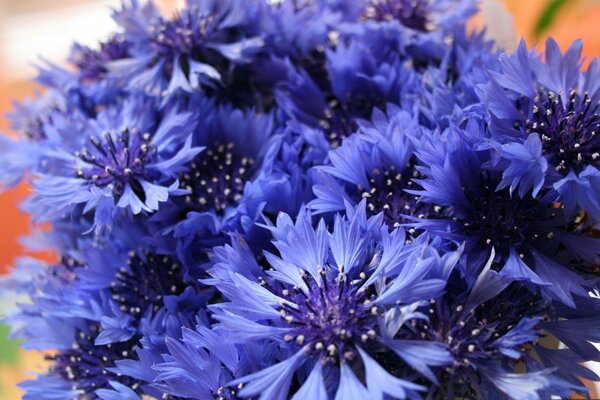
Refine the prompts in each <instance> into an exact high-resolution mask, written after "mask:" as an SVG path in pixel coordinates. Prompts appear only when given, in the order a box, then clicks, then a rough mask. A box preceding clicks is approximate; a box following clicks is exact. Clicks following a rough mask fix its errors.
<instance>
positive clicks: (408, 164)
mask: <svg viewBox="0 0 600 400" xmlns="http://www.w3.org/2000/svg"><path fill="white" fill-rule="evenodd" d="M360 125H361V127H360V129H359V131H358V132H357V133H355V134H354V135H352V136H351V137H349V138H348V139H346V140H345V141H344V143H343V144H342V146H340V147H339V148H337V149H335V150H332V151H331V152H330V154H329V161H330V163H331V165H325V166H320V167H318V168H319V170H320V171H323V173H325V174H327V175H326V176H322V177H321V182H318V183H317V184H316V185H315V186H314V192H315V195H316V197H317V198H316V199H315V200H313V201H312V202H311V203H310V205H311V208H312V209H314V210H315V212H317V213H324V212H337V211H342V210H344V209H345V208H346V204H347V203H350V204H352V205H356V204H358V202H359V201H361V200H362V199H365V200H366V203H367V210H368V211H369V213H371V214H377V213H380V212H383V215H384V220H385V222H386V223H387V224H388V225H389V226H391V227H394V226H399V225H400V224H401V223H402V222H406V221H405V216H407V215H420V216H421V217H426V216H433V215H435V212H436V211H435V209H434V208H432V207H428V206H427V205H426V204H423V203H417V200H416V197H415V196H414V195H413V194H410V193H408V192H407V191H406V189H410V188H413V179H414V178H417V177H418V176H419V172H418V170H417V168H416V158H415V156H414V148H415V147H418V141H419V139H418V138H419V136H420V132H421V130H422V129H423V128H422V127H421V126H420V125H419V123H418V121H417V120H416V117H415V116H413V115H411V114H410V113H408V112H406V111H403V110H401V109H399V108H398V107H396V106H393V105H389V106H388V108H387V114H384V113H383V112H382V111H380V110H378V109H375V110H374V111H373V117H372V122H366V121H364V122H361V123H360ZM332 177H333V178H335V179H332ZM436 209H437V208H436Z"/></svg>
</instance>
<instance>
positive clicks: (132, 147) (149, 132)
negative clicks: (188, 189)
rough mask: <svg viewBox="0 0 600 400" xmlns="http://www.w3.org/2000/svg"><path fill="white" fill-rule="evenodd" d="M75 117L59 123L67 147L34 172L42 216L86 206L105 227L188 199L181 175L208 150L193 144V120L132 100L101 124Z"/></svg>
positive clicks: (105, 113)
mask: <svg viewBox="0 0 600 400" xmlns="http://www.w3.org/2000/svg"><path fill="white" fill-rule="evenodd" d="M75 116H77V115H76V114H75V115H74V116H73V118H68V117H67V118H65V119H64V120H62V121H60V123H58V122H57V123H56V124H55V127H54V129H53V130H52V133H53V135H55V137H56V138H57V139H58V140H59V143H60V145H61V147H58V146H56V148H51V149H49V151H48V152H47V153H45V154H44V155H45V158H46V160H45V163H44V165H45V166H44V168H43V169H41V171H34V172H35V173H36V179H35V181H34V183H33V185H34V188H35V193H34V195H33V197H32V198H31V199H29V205H30V209H31V210H32V212H33V213H34V214H35V215H38V216H40V218H52V217H53V216H55V215H60V214H61V213H63V212H64V211H67V210H69V209H72V208H73V207H74V206H75V205H77V204H83V205H84V207H83V212H84V213H85V212H88V211H90V210H93V211H94V215H95V223H96V227H97V228H101V227H103V226H109V225H110V224H111V222H112V218H113V217H114V215H115V213H116V212H117V210H118V209H122V210H128V211H129V212H131V213H132V214H139V213H140V212H142V211H144V212H148V213H151V212H153V211H156V210H158V208H159V203H161V202H165V201H167V199H168V198H169V196H170V195H181V194H183V193H185V191H183V190H181V189H180V188H179V183H178V181H177V179H176V178H177V174H178V173H180V172H182V171H183V170H185V165H186V164H187V163H188V162H189V161H190V160H191V159H193V158H194V156H196V155H197V154H198V153H199V152H200V151H201V150H202V148H200V147H192V145H191V133H192V130H193V127H191V126H190V124H193V116H192V115H191V114H189V113H179V112H177V111H175V110H171V111H167V112H166V113H165V114H164V115H163V116H162V118H161V119H159V118H158V115H157V114H156V111H155V110H154V109H153V102H152V100H149V99H146V98H144V97H137V96H133V97H131V98H129V99H127V100H126V101H124V102H123V103H122V104H119V106H118V107H117V106H115V107H109V108H106V109H104V110H102V111H100V112H99V113H98V115H97V117H96V118H94V119H87V118H85V117H79V118H74V117H75ZM81 131H83V132H85V134H84V135H81Z"/></svg>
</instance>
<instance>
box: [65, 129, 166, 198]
mask: <svg viewBox="0 0 600 400" xmlns="http://www.w3.org/2000/svg"><path fill="white" fill-rule="evenodd" d="M151 139H152V137H151V135H150V134H149V133H144V134H142V133H141V132H140V131H139V129H134V130H132V131H131V132H130V131H129V129H128V128H125V129H124V130H123V131H122V132H121V133H120V134H118V135H113V134H111V133H109V132H106V133H105V134H104V135H103V138H102V139H98V138H96V137H92V138H90V143H91V145H92V147H91V148H89V149H88V148H84V149H83V150H82V151H81V152H76V153H75V155H76V156H77V157H79V158H80V159H81V160H82V161H83V162H84V163H85V164H86V165H85V166H82V167H78V168H77V170H76V173H77V176H78V177H79V178H82V179H85V180H88V181H91V182H92V183H94V184H95V185H96V186H99V187H106V186H110V187H111V188H112V189H113V192H114V193H116V194H122V193H123V190H124V188H125V185H126V184H129V185H130V186H131V188H132V190H133V191H134V193H135V194H136V195H137V196H138V197H140V199H142V201H143V200H144V198H145V195H144V190H143V188H142V186H141V184H140V182H139V179H141V178H144V177H145V176H146V165H147V164H148V163H149V162H151V161H152V160H153V159H154V157H155V155H156V151H157V149H156V147H155V146H154V145H153V144H152V143H151Z"/></svg>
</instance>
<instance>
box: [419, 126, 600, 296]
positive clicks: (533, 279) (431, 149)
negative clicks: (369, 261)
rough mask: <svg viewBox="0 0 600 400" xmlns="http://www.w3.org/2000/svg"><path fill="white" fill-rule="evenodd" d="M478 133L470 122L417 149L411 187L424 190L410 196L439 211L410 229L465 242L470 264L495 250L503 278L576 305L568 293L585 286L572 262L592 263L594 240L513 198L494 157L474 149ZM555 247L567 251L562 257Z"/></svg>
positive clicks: (535, 203)
mask: <svg viewBox="0 0 600 400" xmlns="http://www.w3.org/2000/svg"><path fill="white" fill-rule="evenodd" d="M481 129H482V128H481V127H480V125H479V124H478V123H477V122H475V121H471V122H470V123H469V126H468V127H467V128H466V129H465V130H461V129H458V128H456V127H451V128H449V129H448V130H447V131H445V132H444V136H443V137H441V136H440V137H436V135H433V136H432V137H431V139H430V140H429V144H427V141H425V140H424V141H423V142H422V143H423V145H422V146H421V149H419V150H418V151H417V155H418V157H419V159H420V161H421V162H422V166H421V167H419V170H420V172H421V174H422V175H423V178H422V179H417V180H416V182H417V183H418V184H419V185H420V186H421V187H422V189H421V190H411V191H410V192H411V193H413V194H415V195H417V196H419V201H420V202H424V203H427V204H430V205H432V206H438V207H440V208H441V211H440V214H439V216H438V217H437V218H435V219H417V218H415V219H414V220H415V222H414V226H415V227H416V228H418V229H423V230H425V231H427V232H431V233H432V232H436V233H437V234H439V235H442V236H445V237H448V238H451V239H453V240H456V241H459V242H460V241H466V246H467V251H468V252H469V254H471V257H472V259H474V260H475V259H478V258H479V260H480V261H482V259H483V258H485V257H487V255H488V254H489V252H490V249H491V248H492V247H494V248H495V249H496V262H497V263H498V267H499V268H501V269H502V270H501V274H502V275H505V276H507V277H509V278H511V279H518V280H522V281H525V282H529V283H531V284H533V285H532V286H531V288H532V290H534V291H535V290H538V289H539V290H541V291H542V293H544V294H545V295H547V296H549V297H550V298H553V299H556V300H559V301H562V302H564V303H565V304H569V305H571V306H574V303H573V298H572V294H577V295H580V296H585V294H586V293H587V289H586V288H589V287H590V285H591V282H586V281H585V279H584V278H583V277H580V276H579V275H577V274H576V273H575V272H574V271H573V269H572V264H571V263H581V264H585V263H586V262H591V263H594V262H595V261H593V260H596V258H597V256H598V254H599V253H600V249H599V248H598V241H597V240H596V239H593V238H591V237H586V236H584V235H583V234H581V233H575V232H570V230H571V228H569V227H568V224H569V223H570V221H569V220H568V219H567V218H566V216H565V214H564V212H563V209H561V208H560V207H556V206H555V204H554V203H553V202H552V200H551V199H550V200H549V199H548V198H547V197H542V196H541V195H538V196H535V197H534V196H533V195H530V194H528V195H527V196H524V197H520V196H515V195H513V194H512V193H511V189H510V187H508V188H507V187H506V184H505V183H504V181H503V176H502V172H501V171H497V170H496V169H494V168H493V167H492V165H493V156H494V154H495V153H494V152H493V150H492V149H489V148H487V147H486V146H483V147H484V148H481V147H480V143H482V141H483V138H482V132H481ZM480 148H481V149H480ZM478 149H480V150H478ZM578 241H585V243H586V246H587V248H585V249H582V248H578V250H575V249H574V248H573V246H572V245H571V243H576V242H578ZM559 244H562V245H563V246H564V248H566V251H564V252H561V254H560V255H559V251H560V249H559V248H558V246H559ZM473 265H478V264H477V263H476V262H474V263H473ZM479 265H482V264H481V262H480V263H479Z"/></svg>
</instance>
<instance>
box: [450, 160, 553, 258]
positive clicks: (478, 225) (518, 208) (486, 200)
mask: <svg viewBox="0 0 600 400" xmlns="http://www.w3.org/2000/svg"><path fill="white" fill-rule="evenodd" d="M491 175H492V174H491V173H489V172H487V171H484V172H482V173H481V174H480V177H481V178H480V184H479V187H478V189H477V190H476V191H473V192H471V191H469V190H466V189H465V191H464V193H465V196H466V197H467V199H469V201H470V205H471V208H470V209H469V210H468V211H467V212H466V213H465V215H456V216H455V217H454V218H453V219H454V221H456V222H458V223H460V224H462V230H463V232H464V234H465V235H468V236H470V237H475V238H478V242H479V243H480V244H481V245H483V246H494V247H495V248H496V251H498V252H499V253H500V254H504V252H505V251H508V250H509V249H510V247H511V246H514V247H516V248H519V247H520V246H521V245H523V244H524V243H525V242H526V241H531V240H536V239H537V238H538V237H540V236H541V235H544V237H545V236H546V235H549V234H551V233H550V231H549V230H548V231H543V232H542V231H541V228H540V227H539V226H538V225H536V223H538V222H539V223H542V222H544V220H552V219H553V218H554V217H556V214H555V213H554V212H553V210H551V209H549V208H548V209H547V210H546V209H544V208H540V207H541V200H540V199H539V198H532V197H531V196H525V197H523V198H521V197H519V196H516V195H512V196H511V194H510V192H509V190H508V189H502V190H496V188H497V186H498V183H499V180H496V179H494V178H493V177H492V176H491ZM546 211H547V213H546ZM546 214H547V215H546Z"/></svg>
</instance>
